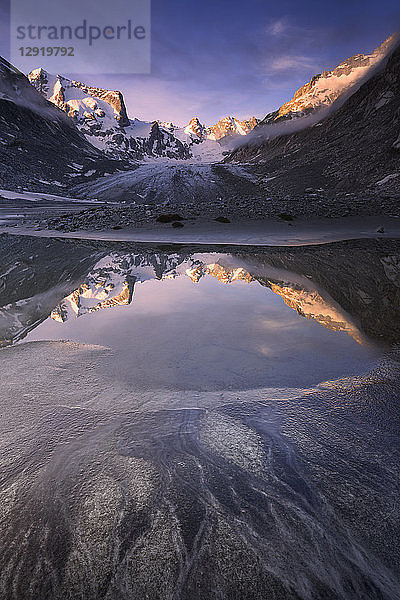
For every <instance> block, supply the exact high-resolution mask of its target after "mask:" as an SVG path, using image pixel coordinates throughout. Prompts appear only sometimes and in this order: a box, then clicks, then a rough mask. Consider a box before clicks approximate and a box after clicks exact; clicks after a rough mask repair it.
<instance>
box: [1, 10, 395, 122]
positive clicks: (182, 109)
mask: <svg viewBox="0 0 400 600" xmlns="http://www.w3.org/2000/svg"><path fill="white" fill-rule="evenodd" d="M0 2H1V4H0V16H1V27H0V39H1V42H0V52H1V54H2V55H3V56H5V57H6V58H7V57H8V37H7V31H8V2H5V1H4V0H0ZM99 2H101V0H99ZM399 24H400V4H399V2H398V0H381V1H380V2H372V1H370V0H363V1H360V0H356V1H354V0H335V1H334V2H322V1H321V0H319V1H318V2H316V1H315V0H306V1H305V2H298V1H292V0H281V1H280V2H268V1H266V0H247V1H246V2H238V1H236V0H231V1H229V2H228V1H227V0H219V1H218V0H213V1H212V0H202V1H201V2H199V1H198V0H197V1H196V0H153V2H152V72H151V75H146V76H143V75H142V76H141V75H131V76H125V75H124V76H122V75H120V76H116V75H114V76H110V75H107V76H102V75H93V76H88V75H85V76H84V80H85V83H89V84H92V85H97V86H100V87H106V88H112V89H120V90H121V91H122V92H123V94H124V97H125V100H126V104H127V107H128V112H129V116H130V117H132V118H133V117H138V118H141V119H146V120H153V119H162V120H169V121H170V120H171V121H174V122H176V123H177V124H186V123H187V122H188V121H189V120H190V118H191V117H193V116H195V115H197V116H199V118H200V120H201V121H203V122H205V123H206V124H212V123H214V122H215V121H217V120H218V119H220V118H221V117H223V116H225V115H227V114H230V115H234V116H237V117H240V118H246V117H249V116H251V115H253V114H254V115H256V116H258V117H263V116H265V114H266V113H267V112H269V111H271V110H274V109H275V108H277V107H278V106H280V104H282V103H283V102H285V101H287V100H288V99H289V98H290V97H291V96H292V94H293V92H294V91H295V90H296V89H297V88H298V87H299V86H300V85H302V84H303V83H305V82H306V81H308V80H309V79H310V77H311V76H312V75H314V74H315V73H318V72H321V71H323V70H325V69H330V68H332V67H334V66H336V65H337V64H338V63H339V62H341V61H342V60H343V59H345V58H347V57H349V56H351V55H352V54H355V53H358V52H362V53H365V52H369V51H371V50H373V49H374V47H375V46H377V45H378V44H379V43H380V42H382V41H383V40H384V39H385V38H387V37H388V36H389V35H390V34H391V33H393V32H394V31H395V30H398V29H399ZM16 66H17V67H18V65H16ZM38 66H41V65H40V59H38ZM67 75H73V76H75V77H76V78H77V79H83V77H79V74H78V73H76V74H75V73H74V74H67Z"/></svg>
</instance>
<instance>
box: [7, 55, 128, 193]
mask: <svg viewBox="0 0 400 600" xmlns="http://www.w3.org/2000/svg"><path fill="white" fill-rule="evenodd" d="M0 142H1V143H0V166H1V168H0V186H1V187H2V188H10V189H16V188H17V189H21V188H29V189H30V190H33V191H53V192H54V191H56V193H58V194H59V195H62V194H63V191H64V190H68V187H69V185H70V183H71V176H74V177H75V176H76V175H77V174H78V175H80V176H81V177H83V178H84V177H85V174H87V173H89V174H90V175H94V174H96V173H97V175H98V176H100V175H103V174H104V173H105V172H108V173H112V172H114V171H115V170H116V169H117V168H123V164H122V163H120V162H117V161H112V160H109V159H107V158H106V157H105V156H104V155H103V154H102V153H101V152H100V151H98V150H97V149H96V148H94V147H93V146H92V145H91V144H90V143H89V142H88V141H87V140H86V139H85V138H84V137H83V136H82V135H81V134H80V133H79V132H78V130H77V129H76V127H75V125H74V123H73V122H72V121H71V120H70V119H68V118H67V117H66V116H65V115H64V113H63V112H62V111H60V110H59V109H58V108H56V107H55V106H54V105H53V104H51V103H50V102H47V100H45V99H44V98H43V97H42V96H41V95H40V94H39V92H37V91H36V90H35V88H34V87H33V86H32V85H31V84H30V83H29V81H28V79H27V78H26V77H25V76H24V75H23V74H22V73H20V72H19V71H18V70H17V69H15V68H14V67H13V66H12V65H10V64H9V63H8V62H7V61H5V60H4V59H1V58H0ZM64 193H65V192H64Z"/></svg>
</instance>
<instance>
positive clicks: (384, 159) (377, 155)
mask: <svg viewBox="0 0 400 600" xmlns="http://www.w3.org/2000/svg"><path fill="white" fill-rule="evenodd" d="M399 82H400V49H399V48H398V49H397V50H396V51H395V52H394V53H393V54H392V55H391V57H390V59H389V61H388V63H387V65H386V67H385V68H384V69H383V71H381V72H380V73H378V74H376V75H375V76H374V77H372V78H371V79H369V80H368V81H367V82H366V83H364V85H363V86H362V87H361V88H360V89H359V90H358V91H357V92H356V93H354V94H353V95H352V96H351V97H350V98H349V99H348V100H347V101H346V102H345V103H344V104H343V106H342V107H341V108H338V110H336V111H335V112H334V113H333V114H332V115H331V116H328V117H327V118H325V120H322V121H320V122H319V123H317V122H316V120H315V121H314V122H313V123H314V124H312V123H307V124H308V125H309V126H308V127H307V128H305V129H302V130H301V131H297V132H295V133H291V134H289V135H285V127H286V125H285V124H282V126H281V130H279V129H278V130H275V132H274V135H275V136H277V135H278V137H274V138H273V139H269V138H270V137H271V136H270V134H269V131H270V130H269V128H268V127H269V126H268V125H267V126H266V127H264V128H260V129H259V130H258V133H257V135H254V136H253V137H252V138H251V139H250V140H249V143H248V144H246V145H243V146H240V147H238V148H237V149H236V151H234V152H233V153H232V154H231V155H230V157H228V159H227V160H228V161H239V162H248V161H250V162H254V163H256V164H259V170H260V173H264V174H265V175H266V176H267V177H268V183H267V185H266V188H267V190H268V191H269V192H270V193H273V194H276V195H277V196H278V197H279V196H282V195H291V196H293V195H301V194H304V193H306V194H307V193H313V192H319V191H321V192H325V193H326V194H328V195H333V196H334V195H335V194H339V195H342V194H343V193H345V192H346V193H347V192H354V193H363V194H364V195H365V196H368V195H374V194H387V195H391V196H393V197H398V191H399V181H398V173H399V167H400V154H399V150H398V139H397V138H398V136H399V134H400V120H399V119H400V116H399V115H400V113H399V111H400V98H399V93H398V90H399ZM304 123H305V125H306V120H305V121H304ZM288 126H289V129H288V131H289V132H290V131H291V129H290V126H291V125H290V124H289V125H288ZM273 127H275V125H274V126H273ZM276 127H278V125H277V126H276ZM279 133H281V135H279Z"/></svg>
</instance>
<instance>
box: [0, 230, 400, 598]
mask: <svg viewBox="0 0 400 600" xmlns="http://www.w3.org/2000/svg"><path fill="white" fill-rule="evenodd" d="M0 247H1V257H2V259H1V272H2V273H3V275H2V278H1V284H0V304H1V308H0V328H1V331H0V333H1V339H2V340H3V345H4V346H5V347H4V348H3V349H2V350H1V352H0V362H1V369H2V374H3V377H2V384H1V388H2V390H1V392H2V399H3V400H2V404H1V413H2V414H1V421H0V428H1V437H0V439H1V441H0V447H1V452H0V457H1V458H0V539H1V541H2V548H3V552H2V554H1V557H0V590H1V591H0V596H1V597H2V598H6V599H8V598H10V599H11V598H15V599H24V600H25V599H29V598H32V599H33V598H35V599H37V598H41V599H42V598H49V599H53V598H54V599H64V598H85V599H92V598H93V599H99V598H105V599H110V600H111V599H121V598H122V599H124V598H126V599H128V598H129V599H138V600H139V599H140V600H142V598H146V597H147V598H152V599H153V598H154V599H160V600H161V599H162V600H164V599H169V598H171V599H172V598H174V599H182V600H186V599H187V600H189V599H190V600H195V599H197V598H198V599H204V598H207V599H208V598H215V599H217V598H218V599H229V600H230V599H233V598H235V599H236V598H238V599H243V600H244V599H246V600H247V599H252V598H254V599H263V600H264V599H265V598H272V599H277V600H278V599H299V598H301V599H303V598H304V599H307V600H308V599H310V600H311V599H313V600H314V599H321V600H322V599H327V598H329V599H346V600H347V599H354V600H356V599H360V598H361V599H363V598H365V599H367V598H368V599H385V600H386V599H387V600H389V599H390V600H392V599H394V598H397V597H399V594H400V587H399V575H398V559H399V533H400V523H399V516H398V515H399V511H398V504H399V499H400V498H399V488H398V478H399V471H398V464H399V458H400V456H399V443H398V439H399V438H398V436H399V416H398V406H397V404H398V402H397V399H398V397H399V393H398V392H399V387H398V356H397V351H396V349H395V345H396V343H397V342H398V340H399V335H400V329H399V328H400V319H399V307H400V259H399V257H400V245H399V242H397V241H393V240H362V241H361V240H360V241H352V242H340V243H335V244H328V245H321V246H309V247H298V248H293V247H292V248H274V249H271V248H264V249H260V248H252V249H243V248H234V247H232V248H225V249H223V251H222V250H221V249H220V248H207V249H204V248H202V249H200V248H187V247H181V248H177V247H171V248H156V247H145V246H138V245H136V246H135V245H132V244H105V243H104V244H102V243H98V242H68V241H56V240H40V239H34V238H23V239H18V238H15V237H12V236H0ZM62 340H68V341H62ZM18 342H21V343H18Z"/></svg>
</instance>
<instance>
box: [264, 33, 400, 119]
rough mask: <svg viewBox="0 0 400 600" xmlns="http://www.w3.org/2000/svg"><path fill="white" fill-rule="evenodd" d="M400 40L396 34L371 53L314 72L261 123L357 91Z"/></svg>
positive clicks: (308, 110) (290, 116)
mask: <svg viewBox="0 0 400 600" xmlns="http://www.w3.org/2000/svg"><path fill="white" fill-rule="evenodd" d="M397 43H398V35H397V34H393V35H391V36H390V37H389V38H388V39H386V40H385V41H384V42H383V43H382V44H380V45H379V46H378V47H377V48H375V50H374V51H373V52H372V53H370V54H355V55H354V56H351V57H350V58H347V59H346V60H344V61H342V62H341V63H340V64H339V65H338V66H337V67H335V68H334V69H332V70H330V71H324V72H323V73H319V74H317V75H314V76H313V77H312V78H311V80H310V81H309V82H307V83H306V84H304V85H302V86H301V87H300V88H299V89H298V90H297V91H296V92H295V93H294V95H293V97H292V98H291V100H289V101H288V102H285V103H284V104H282V106H280V108H279V109H278V110H276V111H273V112H272V113H269V114H267V115H266V117H264V119H263V120H262V121H260V125H261V126H263V125H268V124H271V123H274V122H277V121H279V122H282V121H285V120H291V119H298V118H300V117H304V116H307V115H309V114H310V113H313V112H315V111H317V110H318V109H321V108H322V107H327V106H330V105H332V104H333V103H334V102H336V101H337V100H338V99H339V98H340V97H342V96H346V95H347V94H350V93H354V92H355V91H356V90H357V86H358V87H359V86H360V85H361V84H362V83H363V82H364V81H365V80H366V79H368V78H369V77H371V76H372V74H373V73H374V70H375V69H376V68H379V66H380V64H381V63H382V61H384V60H385V58H387V57H388V55H390V53H391V52H392V51H393V50H394V48H395V46H396V44H397Z"/></svg>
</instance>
